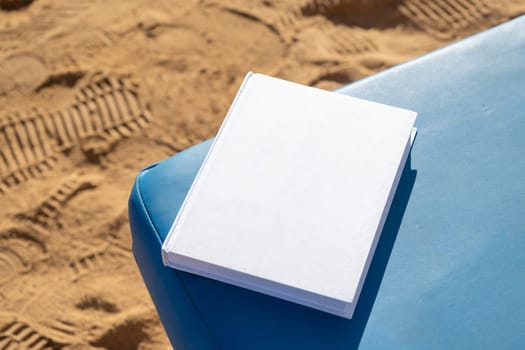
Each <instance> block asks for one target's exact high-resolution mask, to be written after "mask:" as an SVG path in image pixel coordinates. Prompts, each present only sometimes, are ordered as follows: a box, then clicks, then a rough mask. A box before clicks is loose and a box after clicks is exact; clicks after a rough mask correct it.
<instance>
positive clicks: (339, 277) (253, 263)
mask: <svg viewBox="0 0 525 350" xmlns="http://www.w3.org/2000/svg"><path fill="white" fill-rule="evenodd" d="M415 119H416V113H415V112H412V111H409V110H405V109H401V108H396V107H392V106H387V105H383V104H379V103H375V102H370V101H366V100H362V99H358V98H354V97H350V96H345V95H342V94H338V93H333V92H329V91H324V90H320V89H316V88H312V87H308V86H303V85H300V84H296V83H292V82H288V81H285V80H280V79H277V78H272V77H268V76H265V75H262V74H253V73H248V75H247V76H246V78H245V79H244V82H243V83H242V85H241V87H240V89H239V91H238V93H237V96H236V97H235V99H234V101H233V103H232V106H231V107H230V110H229V111H228V114H227V115H226V118H225V120H224V122H223V124H222V126H221V128H220V130H219V132H218V134H217V137H216V138H215V141H214V143H213V145H212V146H211V148H210V151H209V153H208V155H207V156H206V159H205V160H204V162H203V164H202V166H201V169H200V170H199V172H198V174H197V176H196V178H195V180H194V183H193V184H192V186H191V188H190V190H189V192H188V194H187V196H186V199H185V200H184V203H183V205H182V207H181V208H180V211H179V213H178V215H177V217H176V218H175V220H174V223H173V225H172V227H171V229H170V232H169V234H168V237H167V239H166V240H165V242H164V245H163V247H162V257H163V261H164V263H165V264H166V265H168V266H171V267H173V268H176V269H180V270H183V271H187V272H190V273H194V274H197V275H201V276H205V277H209V278H213V279H216V280H219V281H222V282H226V283H230V284H234V285H237V286H240V287H244V288H248V289H251V290H254V291H257V292H261V293H265V294H269V295H272V296H274V297H278V298H282V299H285V300H289V301H292V302H296V303H299V304H302V305H305V306H308V307H312V308H315V309H319V310H323V311H326V312H329V313H332V314H335V315H339V316H342V317H346V318H352V315H353V311H354V308H355V305H356V303H357V300H358V297H359V293H360V291H361V287H362V284H363V282H364V279H365V277H366V273H367V270H368V266H369V264H370V261H371V259H372V256H373V253H374V250H375V245H376V243H377V240H378V238H379V235H380V233H381V230H382V227H383V224H384V221H385V219H386V216H387V214H388V210H389V207H390V203H391V201H392V198H393V195H394V193H395V190H396V187H397V183H398V180H399V177H400V175H401V173H402V170H403V167H404V164H405V160H406V158H407V155H408V153H409V151H410V146H411V142H412V140H413V137H412V136H413V134H412V131H413V126H414V121H415Z"/></svg>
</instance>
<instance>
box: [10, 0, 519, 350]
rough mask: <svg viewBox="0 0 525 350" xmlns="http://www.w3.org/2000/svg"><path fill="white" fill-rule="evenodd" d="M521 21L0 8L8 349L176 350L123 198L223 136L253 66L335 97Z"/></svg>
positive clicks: (384, 3)
mask: <svg viewBox="0 0 525 350" xmlns="http://www.w3.org/2000/svg"><path fill="white" fill-rule="evenodd" d="M524 12H525V1H510V0H508V1H496V0H436V1H431V0H404V1H401V0H346V1H345V0H338V1H337V0H308V1H306V0H305V1H302V0H300V1H288V2H286V1H280V0H260V1H245V0H235V1H225V0H205V1H189V0H188V1H165V0H160V1H145V0H132V1H111V2H108V1H101V0H99V1H97V0H94V1H88V0H34V1H31V0H0V213H1V220H0V350H7V349H31V350H37V349H78V350H80V349H82V350H87V349H119V350H127V349H169V348H170V346H169V342H168V340H167V338H166V336H165V334H164V330H163V329H162V326H161V325H160V322H159V320H158V317H157V315H156V312H155V310H154V307H153V304H152V302H151V300H150V298H149V295H148V293H147V291H146V288H145V287H144V284H143V281H142V279H141V277H140V274H139V272H138V269H137V267H136V265H135V262H134V260H133V257H132V254H131V250H130V248H131V240H130V233H129V226H128V223H127V198H128V195H129V191H130V188H131V185H132V183H133V180H134V177H135V175H136V173H137V172H138V171H139V170H140V169H141V168H142V167H144V166H146V165H148V164H150V163H152V162H155V161H158V160H160V159H163V158H166V157H169V156H171V155H173V154H175V153H177V152H179V151H181V150H183V149H185V148H187V147H188V146H190V145H192V144H195V143H198V142H200V141H202V140H205V139H207V138H209V137H211V136H213V135H214V134H215V132H216V131H217V128H218V127H219V125H220V123H221V121H222V119H223V117H224V115H225V112H226V110H227V108H228V107H229V104H230V102H231V100H232V98H233V96H234V94H235V92H236V90H237V88H238V86H239V84H240V82H241V81H242V78H243V76H244V75H245V73H246V72H247V71H248V70H253V71H256V72H261V73H265V74H270V75H274V76H279V77H283V78H286V79H290V80H293V81H297V82H300V83H303V84H309V85H314V86H318V87H321V88H325V89H334V88H336V87H338V86H340V85H341V84H344V83H348V82H351V81H354V80H357V79H360V78H362V77H364V76H367V75H369V74H373V73H375V72H378V71H380V70H383V69H385V68H388V67H390V66H393V65H395V64H398V63H400V62H403V61H406V60H408V59H410V58H413V57H415V56H418V55H420V54H423V53H425V52H428V51H430V50H433V49H436V48H438V47H441V46H443V45H445V44H447V43H449V42H451V41H454V40H457V39H459V38H462V37H464V36H466V35H469V34H472V33H475V32H478V31H481V30H483V29H486V28H489V27H491V26H493V25H496V24H498V23H501V22H504V21H506V20H508V19H510V18H512V17H515V16H517V15H519V14H521V13H524ZM436 69H439V67H436ZM429 83H431V82H429ZM159 253H160V252H159Z"/></svg>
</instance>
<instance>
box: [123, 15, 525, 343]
mask: <svg viewBox="0 0 525 350" xmlns="http://www.w3.org/2000/svg"><path fill="white" fill-rule="evenodd" d="M338 92H340V93H344V94H349V95H352V96H356V97H362V98H367V99H370V100H374V101H378V102H382V103H388V104H393V105H396V106H400V107H405V108H408V109H412V110H415V111H418V112H419V116H418V120H417V127H418V138H417V140H416V143H415V145H414V147H413V149H412V153H411V158H410V161H409V162H408V163H407V166H406V167H405V170H404V173H403V176H402V178H401V182H400V184H399V187H398V190H397V192H396V196H395V198H394V202H393V204H392V208H391V211H390V213H389V216H388V219H387V222H386V224H385V227H384V230H383V232H382V235H381V239H380V241H379V244H378V247H377V250H376V254H375V256H374V259H373V261H372V265H371V267H370V271H369V274H368V276H367V279H366V282H365V285H364V289H363V292H362V294H361V297H360V300H359V302H358V305H357V308H356V311H355V313H354V318H353V319H352V320H345V319H342V318H339V317H336V316H331V315H328V314H325V313H323V312H320V311H315V310H311V309H308V308H306V307H303V306H299V305H295V304H292V303H289V302H286V301H282V300H279V299H276V298H272V297H269V296H266V295H262V294H258V293H256V292H251V291H248V290H244V289H242V288H238V287H234V286H230V285H227V284H223V283H220V282H217V281H213V280H210V279H206V278H202V277H198V276H194V275H191V274H187V273H184V272H179V271H176V270H173V269H170V268H165V267H164V266H162V262H161V259H160V248H161V241H162V240H164V239H165V237H166V234H167V232H168V230H169V227H170V226H171V223H172V221H173V219H174V217H175V215H176V213H177V210H178V209H179V207H180V205H181V204H182V201H183V199H184V197H185V195H186V192H187V190H188V189H189V187H190V185H191V183H192V181H193V178H194V176H195V174H196V173H197V171H198V169H199V167H200V164H201V163H202V160H203V158H204V156H205V155H206V152H207V150H208V148H209V146H210V142H209V141H207V142H205V143H202V144H200V145H197V146H195V147H192V148H190V149H188V150H186V151H184V152H181V153H179V154H177V155H176V156H174V157H172V158H170V159H167V160H165V161H162V162H159V163H157V164H156V165H154V166H152V167H150V168H148V169H146V170H144V171H143V172H141V173H140V174H139V176H138V177H137V181H136V183H135V187H134V189H133V192H132V194H131V197H130V222H131V228H132V234H133V249H134V253H135V256H136V259H137V262H138V265H139V267H140V269H141V272H142V275H143V277H144V280H145V282H146V284H147V286H148V288H149V291H150V293H151V295H152V298H153V300H154V302H155V305H156V307H157V309H158V311H159V315H160V317H161V320H162V322H163V324H164V326H165V328H166V331H167V333H168V336H169V337H170V340H171V341H172V344H173V345H174V346H175V347H176V348H177V349H214V348H222V349H295V348H301V349H354V348H361V349H444V348H446V349H467V348H476V349H519V348H525V326H524V325H525V301H524V297H525V253H524V252H525V17H521V18H518V19H515V20H513V21H511V22H508V23H506V24H504V25H501V26H499V27H496V28H493V29H491V30H489V31H486V32H484V33H481V34H478V35H476V36H473V37H471V38H468V39H466V40H463V41H461V42H458V43H456V44H453V45H451V46H448V47H446V48H444V49H440V50H438V51H435V52H433V53H430V54H428V55H425V56H423V57H420V58H418V59H416V60H413V61H411V62H408V63H406V64H403V65H400V66H397V67H394V68H392V69H390V70H387V71H385V72H383V73H380V74H377V75H375V76H372V77H370V78H367V79H364V80H361V81H359V82H356V83H354V84H351V85H349V86H347V87H344V88H343V89H340V90H339V91H338ZM312 166H315V164H312Z"/></svg>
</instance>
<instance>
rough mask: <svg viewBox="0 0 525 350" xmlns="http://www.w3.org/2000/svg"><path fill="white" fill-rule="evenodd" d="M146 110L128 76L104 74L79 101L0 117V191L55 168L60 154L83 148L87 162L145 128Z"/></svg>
mask: <svg viewBox="0 0 525 350" xmlns="http://www.w3.org/2000/svg"><path fill="white" fill-rule="evenodd" d="M150 119H151V117H150V113H149V109H148V107H147V106H146V105H145V104H143V102H142V101H141V99H140V97H139V94H138V85H137V84H135V83H133V82H132V81H131V80H130V79H128V78H120V77H112V76H103V77H101V78H99V79H98V80H96V81H94V82H93V83H91V84H88V85H86V86H84V87H82V88H80V89H79V91H78V93H77V95H76V97H75V99H74V100H73V101H71V102H70V103H69V104H67V105H64V106H63V107H62V108H60V109H57V110H54V111H51V112H47V111H43V110H38V109H33V110H31V111H30V112H28V113H17V112H15V113H12V114H8V115H4V116H1V117H0V193H2V192H6V191H7V190H8V189H9V188H11V187H13V186H16V185H18V184H21V183H24V182H26V181H28V180H31V179H34V178H37V177H39V176H40V175H41V174H42V173H44V172H45V171H47V170H50V169H51V168H53V166H54V164H55V163H56V162H57V159H58V154H59V153H60V152H67V151H69V150H70V149H71V148H73V147H74V146H80V147H81V149H82V151H83V152H84V154H85V156H86V158H87V159H88V160H93V159H95V160H96V158H97V157H98V156H99V155H100V154H103V153H106V152H108V151H109V150H110V149H111V147H112V145H113V144H114V143H116V142H117V141H119V140H121V139H123V138H126V137H129V136H131V135H132V134H134V133H136V132H138V131H140V130H141V129H143V128H145V127H146V126H147V125H148V124H149V122H150Z"/></svg>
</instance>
